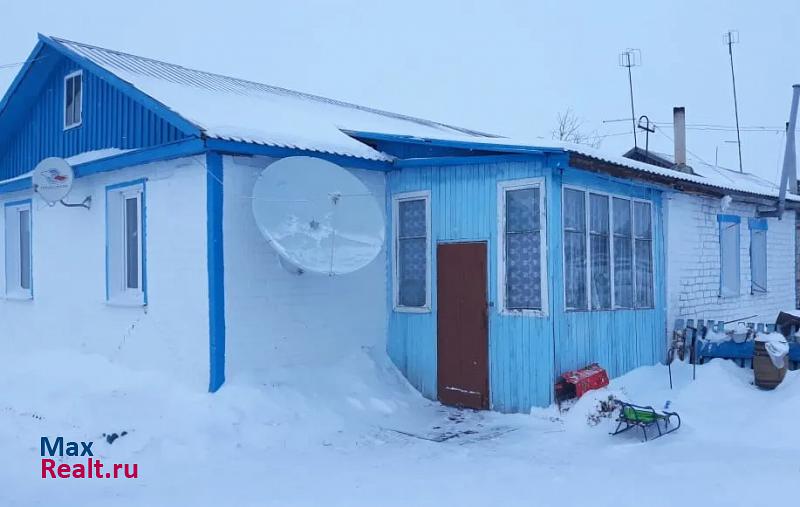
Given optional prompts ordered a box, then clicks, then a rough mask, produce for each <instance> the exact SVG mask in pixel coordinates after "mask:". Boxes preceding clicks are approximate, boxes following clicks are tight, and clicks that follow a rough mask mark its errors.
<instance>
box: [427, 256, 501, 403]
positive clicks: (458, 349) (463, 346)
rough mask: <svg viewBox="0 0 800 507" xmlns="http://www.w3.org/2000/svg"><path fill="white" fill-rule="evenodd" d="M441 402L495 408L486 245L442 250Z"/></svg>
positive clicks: (439, 281) (439, 292) (438, 267)
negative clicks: (491, 384) (491, 398)
mask: <svg viewBox="0 0 800 507" xmlns="http://www.w3.org/2000/svg"><path fill="white" fill-rule="evenodd" d="M436 270H437V279H436V290H437V312H438V313H437V329H438V333H437V336H438V338H437V343H438V359H437V365H438V391H439V401H441V402H442V403H444V404H446V405H455V406H459V407H469V408H477V409H487V408H489V340H488V335H489V329H488V327H489V322H488V319H489V313H488V308H487V297H486V290H487V283H486V276H487V274H486V243H484V242H481V243H442V244H439V245H438V247H437V249H436Z"/></svg>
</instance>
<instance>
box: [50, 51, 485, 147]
mask: <svg viewBox="0 0 800 507" xmlns="http://www.w3.org/2000/svg"><path fill="white" fill-rule="evenodd" d="M50 38H51V39H52V40H54V41H56V42H58V43H59V44H65V43H66V44H73V45H76V46H80V47H83V48H86V49H90V50H98V51H103V52H106V53H111V54H114V55H117V56H122V57H126V58H136V59H138V60H143V61H146V62H150V63H154V64H158V65H164V66H167V67H171V68H177V69H181V70H183V71H187V72H191V73H197V74H202V75H204V76H208V77H212V78H218V79H224V80H229V81H232V82H235V83H239V84H244V85H250V86H253V87H260V88H266V89H268V90H269V91H272V92H276V93H282V94H286V95H294V96H299V97H302V98H306V99H311V100H316V101H320V102H325V103H328V104H332V105H336V106H341V107H348V108H353V109H357V110H359V111H364V112H367V113H372V114H378V115H381V116H387V117H390V118H395V119H399V120H405V121H411V122H414V123H420V124H424V125H429V126H438V127H444V128H447V129H450V130H454V131H457V132H461V133H464V134H467V135H471V136H479V137H497V136H496V135H495V134H490V133H487V132H481V131H478V130H473V129H468V128H465V127H459V126H456V125H450V124H448V123H442V122H438V121H434V120H428V119H425V118H419V117H416V116H409V115H405V114H401V113H394V112H392V111H386V110H383V109H378V108H374V107H369V106H362V105H360V104H354V103H352V102H347V101H344V100H338V99H332V98H330V97H324V96H322V95H316V94H313V93H307V92H302V91H298V90H292V89H290V88H284V87H282V86H275V85H271V84H267V83H260V82H258V81H252V80H249V79H243V78H238V77H233V76H227V75H225V74H218V73H215V72H209V71H205V70H200V69H195V68H192V67H186V66H183V65H179V64H176V63H170V62H165V61H163V60H157V59H155V58H150V57H146V56H139V55H134V54H132V53H126V52H124V51H119V50H116V49H109V48H104V47H101V46H95V45H92V44H87V43H84V42H78V41H73V40H69V39H64V38H61V37H54V36H50ZM184 84H185V83H184Z"/></svg>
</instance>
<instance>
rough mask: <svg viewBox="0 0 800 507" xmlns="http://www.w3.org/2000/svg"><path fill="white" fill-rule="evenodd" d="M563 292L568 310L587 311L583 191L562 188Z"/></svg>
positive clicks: (584, 198)
mask: <svg viewBox="0 0 800 507" xmlns="http://www.w3.org/2000/svg"><path fill="white" fill-rule="evenodd" d="M561 209H562V210H563V215H564V291H565V293H566V297H565V302H566V305H567V308H568V309H570V310H585V309H586V308H587V292H586V274H587V271H586V262H587V259H586V192H583V191H581V190H574V189H571V188H566V189H564V199H563V204H562V206H561Z"/></svg>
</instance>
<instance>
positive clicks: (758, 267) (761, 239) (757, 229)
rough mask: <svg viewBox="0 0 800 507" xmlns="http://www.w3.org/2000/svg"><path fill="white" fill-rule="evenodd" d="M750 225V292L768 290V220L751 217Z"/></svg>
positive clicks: (760, 292)
mask: <svg viewBox="0 0 800 507" xmlns="http://www.w3.org/2000/svg"><path fill="white" fill-rule="evenodd" d="M749 225H750V292H751V293H752V294H763V293H765V292H767V221H766V220H765V219H763V218H751V219H750V220H749Z"/></svg>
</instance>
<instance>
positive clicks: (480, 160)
mask: <svg viewBox="0 0 800 507" xmlns="http://www.w3.org/2000/svg"><path fill="white" fill-rule="evenodd" d="M543 153H544V152H542V151H538V152H537V151H531V152H526V153H524V154H518V155H485V156H474V157H470V156H466V157H426V158H406V159H400V160H395V161H394V164H393V165H394V167H397V168H403V167H432V166H444V165H467V164H494V163H498V162H525V161H527V160H531V159H533V158H535V157H536V156H537V155H540V154H543Z"/></svg>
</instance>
